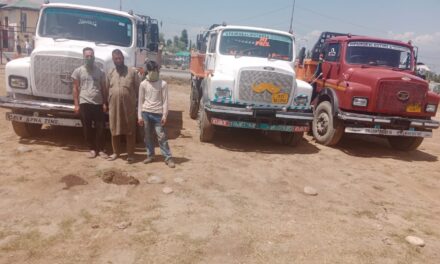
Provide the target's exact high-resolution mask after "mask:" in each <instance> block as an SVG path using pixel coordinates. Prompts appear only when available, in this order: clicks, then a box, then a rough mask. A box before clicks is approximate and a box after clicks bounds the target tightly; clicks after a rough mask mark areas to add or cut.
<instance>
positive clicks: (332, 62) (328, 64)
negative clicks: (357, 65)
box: [322, 43, 341, 90]
mask: <svg viewBox="0 0 440 264" xmlns="http://www.w3.org/2000/svg"><path fill="white" fill-rule="evenodd" d="M340 53H341V44H340V43H329V44H328V45H326V47H325V48H324V63H323V64H322V74H323V75H322V80H323V86H324V87H329V88H332V89H336V90H337V89H338V88H337V87H338V85H339V79H340V78H339V74H340V70H341V63H340V60H341V54H340Z"/></svg>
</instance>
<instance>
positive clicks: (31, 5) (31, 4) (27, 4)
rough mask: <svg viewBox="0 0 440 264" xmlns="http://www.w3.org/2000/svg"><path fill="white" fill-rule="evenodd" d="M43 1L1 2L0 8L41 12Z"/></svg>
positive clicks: (13, 0) (19, 0) (11, 0)
mask: <svg viewBox="0 0 440 264" xmlns="http://www.w3.org/2000/svg"><path fill="white" fill-rule="evenodd" d="M42 2H43V1H38V0H3V1H0V8H25V9H34V10H40V8H41V4H42Z"/></svg>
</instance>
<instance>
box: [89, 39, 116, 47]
mask: <svg viewBox="0 0 440 264" xmlns="http://www.w3.org/2000/svg"><path fill="white" fill-rule="evenodd" d="M95 44H96V45H117V46H121V43H119V42H117V41H111V40H101V41H95Z"/></svg>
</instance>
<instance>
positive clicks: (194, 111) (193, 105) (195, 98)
mask: <svg viewBox="0 0 440 264" xmlns="http://www.w3.org/2000/svg"><path fill="white" fill-rule="evenodd" d="M199 98H200V96H199V89H198V88H197V80H194V79H191V94H190V102H189V116H190V117H191V119H194V120H195V119H197V115H198V113H199V105H200V101H199Z"/></svg>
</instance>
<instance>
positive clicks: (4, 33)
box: [0, 0, 42, 53]
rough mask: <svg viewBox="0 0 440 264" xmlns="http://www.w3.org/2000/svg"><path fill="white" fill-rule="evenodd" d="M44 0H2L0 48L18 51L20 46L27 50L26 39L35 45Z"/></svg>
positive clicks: (0, 10) (0, 8)
mask: <svg viewBox="0 0 440 264" xmlns="http://www.w3.org/2000/svg"><path fill="white" fill-rule="evenodd" d="M41 5H42V1H38V0H2V1H0V29H1V30H0V31H1V32H0V40H1V41H0V48H1V49H2V50H3V51H17V47H18V46H20V48H21V49H22V52H23V53H26V52H25V46H26V45H25V43H26V40H28V41H29V43H30V44H31V46H32V47H34V36H35V29H36V26H37V21H38V13H39V11H40V8H41Z"/></svg>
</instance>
